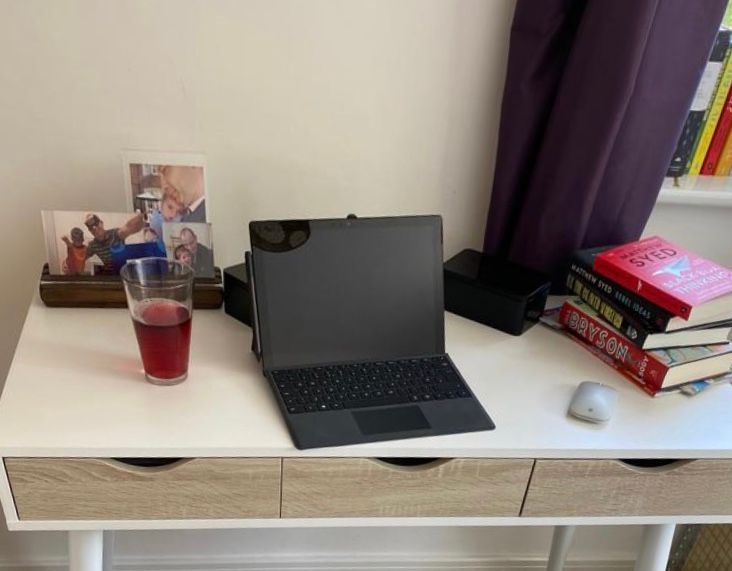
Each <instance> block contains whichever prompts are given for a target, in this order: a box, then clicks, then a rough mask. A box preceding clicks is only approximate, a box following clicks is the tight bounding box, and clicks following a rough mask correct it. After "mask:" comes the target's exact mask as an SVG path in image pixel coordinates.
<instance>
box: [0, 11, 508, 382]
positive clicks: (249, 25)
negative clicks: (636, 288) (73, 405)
mask: <svg viewBox="0 0 732 571" xmlns="http://www.w3.org/2000/svg"><path fill="white" fill-rule="evenodd" d="M512 10H513V2H512V0H492V1H490V2H486V1H483V0H456V1H454V0H453V1H451V0H398V1H393V0H343V1H336V0H308V1H303V0H278V1H269V0H261V1H254V0H247V1H219V0H216V1H206V2H204V1H192V0H190V1H189V0H186V1H182V2H176V1H172V0H171V1H142V0H137V1H129V0H128V1H119V2H116V1H115V2H110V1H102V0H97V1H92V0H88V1H85V0H65V1H62V2H61V1H54V0H46V1H40V0H0V14H2V17H1V18H0V86H2V87H1V88H0V189H2V192H3V203H4V204H5V205H6V207H5V215H4V217H3V221H2V224H0V243H2V244H4V245H5V246H4V254H5V255H4V263H3V264H0V272H1V273H0V280H1V282H0V283H2V284H3V285H2V294H3V298H2V303H0V320H1V321H2V323H3V327H2V328H1V329H0V378H4V376H5V371H6V369H7V366H8V364H9V359H10V357H11V355H12V350H13V347H14V344H15V342H16V337H17V335H18V332H19V327H20V324H21V321H22V316H23V314H24V312H25V307H26V305H27V303H28V301H29V299H30V296H31V295H32V291H33V290H34V288H35V287H36V283H37V278H38V274H39V272H40V268H41V264H42V263H43V261H44V250H43V240H42V236H41V225H40V213H39V211H40V209H41V208H53V209H79V210H86V209H95V210H108V211H109V210H117V209H123V208H124V206H125V195H124V190H123V177H122V168H121V159H120V151H121V149H141V150H160V151H193V152H204V153H206V155H207V160H208V169H209V170H208V174H207V178H208V183H209V188H210V205H209V206H210V217H211V219H212V221H213V224H214V237H215V243H216V258H217V262H218V263H219V264H220V265H228V264H231V263H235V262H238V261H240V260H241V259H242V256H243V254H242V252H243V251H244V249H245V248H246V247H247V238H246V234H245V224H246V222H247V221H248V220H250V219H253V218H257V217H287V216H313V217H315V216H340V215H345V214H347V213H349V212H355V213H357V214H361V215H368V214H400V213H433V212H438V213H442V214H443V216H444V220H445V239H446V242H445V251H446V253H447V254H452V253H454V252H455V251H456V250H458V249H460V248H463V247H468V246H473V247H475V246H478V245H479V244H480V240H481V234H482V231H483V224H484V219H485V218H484V217H485V212H486V208H487V203H488V194H487V191H488V188H489V186H490V184H489V183H490V175H491V172H492V161H493V156H494V152H495V138H496V129H497V120H498V109H499V106H500V97H501V85H502V82H503V77H504V73H505V64H506V42H507V38H508V31H509V22H510V17H511V13H512Z"/></svg>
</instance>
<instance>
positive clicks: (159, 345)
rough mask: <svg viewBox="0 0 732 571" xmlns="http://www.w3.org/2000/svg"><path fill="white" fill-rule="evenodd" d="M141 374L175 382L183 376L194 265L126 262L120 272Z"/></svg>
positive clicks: (159, 260) (158, 381) (151, 260)
mask: <svg viewBox="0 0 732 571" xmlns="http://www.w3.org/2000/svg"><path fill="white" fill-rule="evenodd" d="M120 275H121V276H122V281H123V283H124V286H125V293H126V295H127V306H128V307H129V309H130V314H131V315H132V324H133V325H134V327H135V334H136V335H137V343H138V345H139V347H140V355H141V357H142V365H143V367H144V368H145V378H146V379H147V380H148V381H150V382H151V383H153V384H156V385H175V384H178V383H180V382H182V381H184V380H185V379H186V377H187V376H188V355H189V353H190V346H191V317H192V314H193V269H192V268H191V267H190V266H189V265H187V264H183V263H181V262H177V261H170V260H167V259H165V258H139V259H137V260H129V261H128V262H127V263H126V264H125V265H124V266H123V267H122V270H121V271H120Z"/></svg>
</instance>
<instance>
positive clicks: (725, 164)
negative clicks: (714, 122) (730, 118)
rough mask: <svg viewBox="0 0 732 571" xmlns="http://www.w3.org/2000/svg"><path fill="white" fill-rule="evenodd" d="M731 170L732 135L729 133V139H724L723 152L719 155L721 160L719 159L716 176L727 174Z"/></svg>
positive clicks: (715, 171) (715, 170)
mask: <svg viewBox="0 0 732 571" xmlns="http://www.w3.org/2000/svg"><path fill="white" fill-rule="evenodd" d="M731 132H732V131H731ZM730 170H732V137H730V134H729V133H727V139H726V140H725V141H724V146H723V147H722V154H721V155H719V161H717V167H716V168H715V169H714V174H715V176H727V175H729V173H730Z"/></svg>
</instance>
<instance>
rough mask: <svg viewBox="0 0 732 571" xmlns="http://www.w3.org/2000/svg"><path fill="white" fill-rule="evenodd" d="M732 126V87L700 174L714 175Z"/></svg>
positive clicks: (728, 92)
mask: <svg viewBox="0 0 732 571" xmlns="http://www.w3.org/2000/svg"><path fill="white" fill-rule="evenodd" d="M731 127H732V89H730V90H729V91H727V99H725V101H724V107H723V108H722V114H721V115H720V116H719V119H718V120H717V126H716V127H715V129H714V135H712V141H711V142H710V143H709V149H707V156H706V157H704V162H703V163H702V167H701V170H700V171H699V174H705V175H713V174H714V170H715V169H716V168H717V162H718V161H719V157H720V156H721V154H722V149H724V142H725V141H726V140H727V136H728V135H729V131H730V128H731Z"/></svg>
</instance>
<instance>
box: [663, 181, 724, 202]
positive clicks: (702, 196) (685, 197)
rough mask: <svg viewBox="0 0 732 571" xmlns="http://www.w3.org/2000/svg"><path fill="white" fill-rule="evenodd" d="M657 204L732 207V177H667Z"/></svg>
mask: <svg viewBox="0 0 732 571" xmlns="http://www.w3.org/2000/svg"><path fill="white" fill-rule="evenodd" d="M657 203H658V204H690V205H696V206H722V207H724V206H727V207H732V177H730V176H689V175H686V176H682V177H679V178H671V177H666V178H664V179H663V185H662V186H661V192H660V193H659V195H658V200H657Z"/></svg>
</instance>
